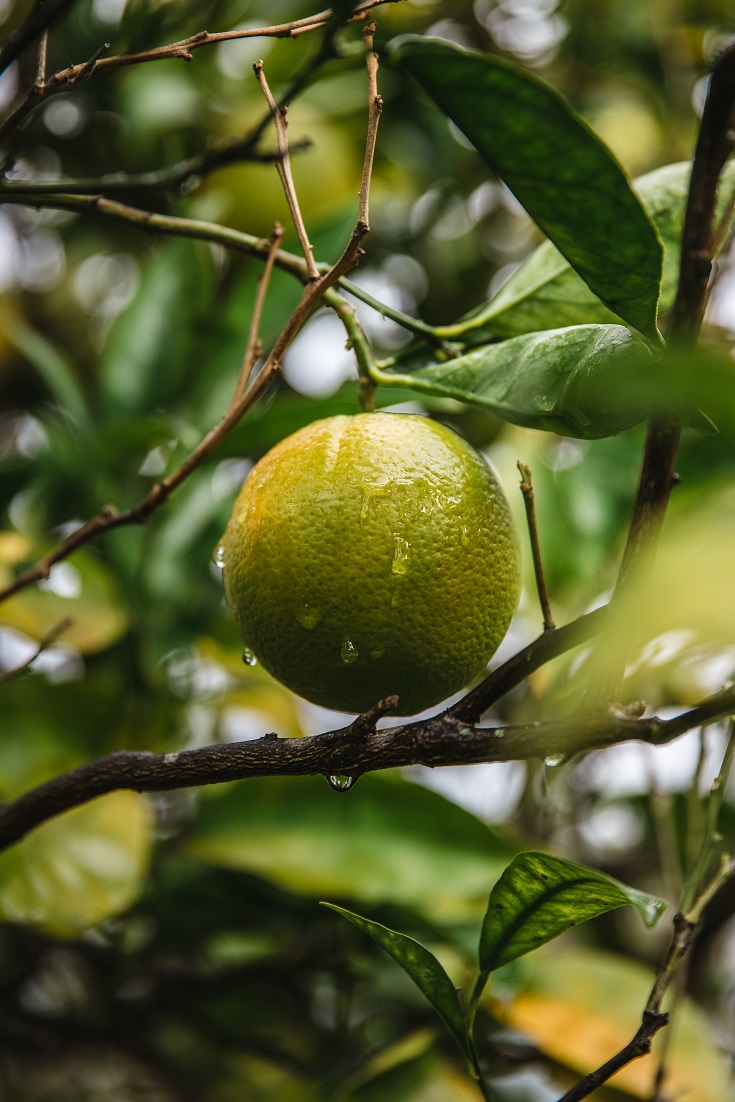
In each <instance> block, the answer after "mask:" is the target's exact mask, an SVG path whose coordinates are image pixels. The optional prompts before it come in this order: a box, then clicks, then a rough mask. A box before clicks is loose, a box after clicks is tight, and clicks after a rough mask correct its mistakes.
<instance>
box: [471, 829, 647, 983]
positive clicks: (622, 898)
mask: <svg viewBox="0 0 735 1102" xmlns="http://www.w3.org/2000/svg"><path fill="white" fill-rule="evenodd" d="M629 904H630V905H632V906H633V907H635V909H636V910H637V911H638V913H639V914H640V916H641V918H642V919H643V921H644V922H645V923H646V925H647V926H653V924H654V923H655V922H657V921H658V919H659V918H660V917H661V915H662V914H663V912H664V910H665V908H666V903H665V902H664V901H663V900H662V899H656V898H655V896H652V895H648V894H647V893H646V892H640V891H637V890H636V889H635V888H629V887H627V886H626V885H625V884H620V883H619V882H618V881H617V880H613V879H612V877H610V876H606V875H605V874H604V873H602V872H598V871H597V869H590V868H587V867H586V866H584V865H577V864H575V863H574V862H573V861H566V860H564V859H563V858H561V857H555V856H553V855H552V854H550V853H539V852H535V851H533V850H529V851H528V852H526V853H519V854H518V856H517V857H514V858H513V860H512V861H511V863H510V865H509V866H508V868H507V869H506V870H505V872H504V873H503V874H502V876H501V877H500V879H499V880H498V881H497V883H496V884H495V887H494V888H493V890H492V891H491V893H490V899H489V901H488V907H487V913H486V915H485V920H484V922H483V924H482V933H481V935H480V968H481V969H482V971H483V973H484V974H486V975H487V974H489V973H490V972H494V971H495V969H496V968H500V966H501V965H503V964H508V963H509V961H511V960H516V958H517V957H521V956H523V955H524V954H525V953H530V952H531V951H532V950H533V949H538V947H539V946H540V945H543V944H544V942H546V941H551V939H552V938H555V937H558V936H559V934H563V933H564V931H565V930H568V929H569V928H570V927H571V926H577V925H578V924H579V923H580V922H587V921H588V919H590V918H596V917H597V916H598V915H601V914H605V912H606V911H613V910H615V909H616V908H617V907H625V906H628V905H629Z"/></svg>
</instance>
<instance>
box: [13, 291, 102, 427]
mask: <svg viewBox="0 0 735 1102" xmlns="http://www.w3.org/2000/svg"><path fill="white" fill-rule="evenodd" d="M0 325H2V329H3V332H4V335H5V337H6V339H7V340H8V341H9V342H10V343H11V344H13V345H14V346H15V347H16V348H17V350H18V351H19V352H21V353H22V354H23V355H24V356H25V357H26V359H27V360H28V362H29V363H30V364H31V365H32V366H33V367H34V368H35V369H36V371H37V372H38V374H39V375H40V376H41V378H42V379H43V381H44V383H45V384H46V386H47V387H48V389H49V391H50V392H51V394H52V396H53V398H54V399H55V401H57V402H58V404H59V405H60V406H61V408H62V409H63V410H65V411H66V412H67V413H69V414H70V415H71V416H72V417H73V418H74V420H75V421H76V422H77V424H79V425H86V424H88V422H89V410H88V408H87V400H86V398H85V395H84V391H83V390H82V388H81V387H80V386H79V384H78V382H77V380H76V378H75V377H74V369H73V367H72V365H71V364H70V363H69V361H68V360H67V358H66V356H64V355H63V353H62V352H60V351H59V349H58V348H56V347H55V346H54V345H53V344H52V343H51V341H50V340H49V339H48V338H47V337H45V336H44V335H43V333H40V332H39V331H38V329H34V328H33V326H32V325H30V324H29V323H28V322H27V321H25V320H24V319H23V318H22V317H21V316H20V314H16V313H15V312H14V311H12V310H10V309H8V308H7V307H3V309H2V313H0Z"/></svg>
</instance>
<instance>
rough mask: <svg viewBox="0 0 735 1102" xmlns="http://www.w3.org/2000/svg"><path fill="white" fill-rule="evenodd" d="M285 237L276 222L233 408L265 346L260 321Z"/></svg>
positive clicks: (260, 278) (257, 290)
mask: <svg viewBox="0 0 735 1102" xmlns="http://www.w3.org/2000/svg"><path fill="white" fill-rule="evenodd" d="M282 237H283V226H281V225H280V223H278V222H276V224H275V226H274V227H273V233H272V234H271V237H270V248H269V250H268V256H267V257H266V261H265V267H264V268H263V271H262V272H261V273H260V275H259V276H258V283H257V288H256V292H255V305H254V306H253V315H252V318H251V319H250V331H249V334H248V342H247V345H246V347H245V355H244V356H243V360H242V367H241V368H240V375H239V377H238V380H237V385H236V386H235V393H234V394H233V395H232V402H231V404H230V406H231V407H232V406H233V405H235V404H236V403H237V402H239V401H240V399H241V398H242V396H243V394H244V393H245V391H246V389H247V385H248V383H249V382H250V376H251V375H252V372H253V368H254V367H255V364H256V363H257V361H258V357H259V356H260V354H261V352H262V350H263V345H262V341H261V340H260V337H259V332H260V319H261V315H262V313H263V304H264V302H265V296H266V295H267V293H268V285H269V283H270V278H271V273H272V272H273V265H274V264H275V260H276V256H277V254H278V246H279V245H280V243H281V238H282Z"/></svg>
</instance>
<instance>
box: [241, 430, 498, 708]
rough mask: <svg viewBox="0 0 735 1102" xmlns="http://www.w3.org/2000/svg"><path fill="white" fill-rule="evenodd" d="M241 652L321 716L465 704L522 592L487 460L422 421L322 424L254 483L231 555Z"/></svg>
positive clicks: (268, 460)
mask: <svg viewBox="0 0 735 1102" xmlns="http://www.w3.org/2000/svg"><path fill="white" fill-rule="evenodd" d="M221 556H222V559H223V576H224V585H225V594H226V598H227V603H228V605H229V607H230V610H231V612H232V614H233V616H234V619H235V621H236V622H237V625H238V627H239V629H240V632H241V634H242V637H243V641H244V643H245V646H246V648H247V649H248V650H249V651H251V652H252V653H253V654H254V655H255V656H256V657H257V658H258V659H259V661H260V662H261V663H262V664H263V666H264V667H265V669H266V670H268V671H269V672H270V673H271V674H273V676H274V677H276V678H277V679H278V680H279V681H281V682H282V683H283V684H284V685H286V686H288V688H290V689H292V690H293V691H294V692H296V693H298V694H299V695H300V696H303V697H305V698H306V699H307V700H310V701H312V702H313V703H315V704H320V705H322V706H324V707H327V708H334V709H336V710H338V711H344V712H362V711H366V710H367V709H368V708H370V707H372V705H374V704H375V703H376V702H377V701H378V700H380V699H382V698H384V697H385V696H388V695H390V694H393V693H395V694H397V695H398V696H399V705H398V708H397V709H395V712H396V714H399V715H413V714H415V713H416V712H419V711H422V710H423V709H425V708H429V707H431V706H433V705H435V704H437V703H438V702H439V701H441V700H444V699H445V698H446V697H448V696H450V695H451V694H452V693H454V692H457V691H458V690H459V689H462V688H463V687H464V686H466V685H467V684H468V683H469V682H470V681H472V680H473V678H475V677H476V676H478V675H479V674H480V673H481V672H482V671H483V670H484V668H485V666H486V664H487V662H488V661H489V659H490V657H491V656H492V654H493V653H494V652H495V650H496V649H497V647H498V644H499V643H500V641H501V640H502V638H503V636H504V635H505V633H506V631H507V629H508V625H509V624H510V620H511V617H512V615H513V613H514V611H515V608H516V605H517V603H518V596H519V592H520V552H519V547H518V540H517V536H516V533H515V529H514V527H513V522H512V519H511V516H510V510H509V508H508V504H507V502H506V500H505V497H504V496H503V493H502V490H501V489H500V486H499V484H498V482H497V479H496V477H495V475H494V473H493V472H492V471H491V469H490V467H489V466H488V465H487V463H486V462H485V460H484V459H483V457H482V456H481V455H480V454H479V453H478V452H476V451H475V450H474V449H473V448H472V447H471V446H470V445H469V444H467V443H466V441H464V440H463V439H462V438H461V437H459V436H458V435H457V434H456V433H454V432H453V431H452V430H451V429H449V428H446V427H445V426H444V425H441V424H438V423H436V422H434V421H430V420H429V419H428V418H425V417H420V416H413V415H406V414H391V413H369V414H357V415H355V416H353V417H347V416H337V417H331V418H327V419H326V420H323V421H316V422H313V423H312V424H310V425H307V426H306V427H305V428H303V429H301V430H300V431H299V432H296V433H294V434H293V435H292V436H290V437H288V438H287V439H285V440H283V441H281V443H280V444H278V445H276V447H275V448H273V449H272V450H271V451H270V452H268V454H267V455H266V456H264V457H263V459H261V460H260V462H259V463H258V464H257V465H256V466H255V467H254V468H253V470H252V472H251V473H250V475H249V477H248V479H247V481H246V482H245V484H244V486H243V487H242V489H241V491H240V494H239V496H238V498H237V501H236V502H235V506H234V509H233V512H232V516H231V518H230V521H229V524H228V526H227V529H226V531H225V534H224V537H223V540H222V550H221Z"/></svg>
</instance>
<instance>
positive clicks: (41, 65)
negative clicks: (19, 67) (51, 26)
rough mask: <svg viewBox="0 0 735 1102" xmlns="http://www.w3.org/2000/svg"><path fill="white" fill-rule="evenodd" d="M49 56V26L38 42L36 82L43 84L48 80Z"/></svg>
mask: <svg viewBox="0 0 735 1102" xmlns="http://www.w3.org/2000/svg"><path fill="white" fill-rule="evenodd" d="M47 57H48V27H47V28H46V30H45V31H44V32H43V34H42V35H41V41H40V42H39V44H38V58H37V60H36V84H43V83H44V81H45V80H46V59H47Z"/></svg>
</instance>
